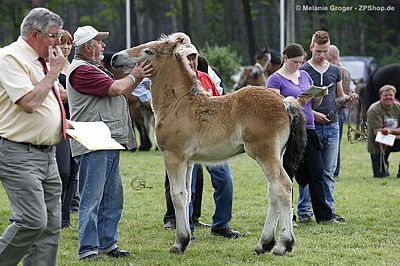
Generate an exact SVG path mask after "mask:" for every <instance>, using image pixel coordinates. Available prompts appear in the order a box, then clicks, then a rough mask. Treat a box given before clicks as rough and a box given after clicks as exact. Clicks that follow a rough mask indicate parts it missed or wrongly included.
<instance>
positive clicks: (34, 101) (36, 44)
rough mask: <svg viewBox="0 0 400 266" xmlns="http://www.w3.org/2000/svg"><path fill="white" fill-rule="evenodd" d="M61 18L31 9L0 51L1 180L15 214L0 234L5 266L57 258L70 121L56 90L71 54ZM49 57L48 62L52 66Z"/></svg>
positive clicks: (44, 262) (50, 262)
mask: <svg viewBox="0 0 400 266" xmlns="http://www.w3.org/2000/svg"><path fill="white" fill-rule="evenodd" d="M62 26H63V21H62V19H61V18H60V16H59V15H57V14H55V13H53V12H51V11H50V10H48V9H45V8H35V9H32V10H31V11H30V12H29V14H28V15H27V16H26V17H25V18H24V20H23V21H22V25H21V36H20V37H19V38H18V40H17V41H15V42H14V43H12V44H10V45H8V46H6V47H4V48H3V49H2V50H1V52H0V69H1V71H0V106H1V108H0V180H1V182H2V185H3V187H4V190H5V191H6V193H7V195H8V198H9V201H10V205H11V209H12V214H13V218H14V220H13V221H12V223H11V224H10V225H9V226H8V227H7V229H6V230H5V231H4V232H3V234H2V236H1V237H0V265H2V266H6V265H17V264H18V262H19V261H20V260H22V258H23V263H24V265H56V262H57V250H58V245H59V236H60V217H61V216H60V211H61V204H60V195H61V181H60V176H59V174H58V170H57V164H56V159H55V145H56V144H57V143H59V142H60V140H61V138H62V137H63V136H64V134H65V127H70V123H69V121H66V120H65V112H64V109H63V106H62V104H61V105H60V103H61V99H60V97H59V92H58V89H57V85H58V82H57V78H58V76H59V74H60V72H61V70H62V69H63V67H64V65H65V63H66V59H65V58H64V56H63V54H62V52H61V49H60V48H59V47H58V45H59V44H60V41H59V38H60V34H61V31H62ZM45 61H48V62H49V66H50V70H48V69H47V65H46V63H45Z"/></svg>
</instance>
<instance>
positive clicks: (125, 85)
mask: <svg viewBox="0 0 400 266" xmlns="http://www.w3.org/2000/svg"><path fill="white" fill-rule="evenodd" d="M151 71H153V68H152V67H151V64H150V62H148V61H147V60H145V61H143V62H141V63H140V64H136V66H135V67H134V68H133V69H132V70H131V72H130V73H129V75H128V76H126V77H124V78H122V79H118V80H116V81H114V83H113V84H112V85H111V86H110V88H109V89H108V95H109V96H119V95H121V94H122V93H124V92H126V93H128V94H130V93H132V91H133V90H134V89H135V88H136V86H137V85H138V84H139V83H140V81H142V79H143V78H144V77H149V76H151V74H150V72H151ZM130 75H131V76H130ZM132 76H133V78H132Z"/></svg>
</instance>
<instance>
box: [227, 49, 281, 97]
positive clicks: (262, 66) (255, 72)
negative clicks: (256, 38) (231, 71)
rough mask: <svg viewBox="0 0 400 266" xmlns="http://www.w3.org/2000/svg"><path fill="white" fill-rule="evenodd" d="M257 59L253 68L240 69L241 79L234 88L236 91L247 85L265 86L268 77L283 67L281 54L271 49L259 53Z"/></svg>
mask: <svg viewBox="0 0 400 266" xmlns="http://www.w3.org/2000/svg"><path fill="white" fill-rule="evenodd" d="M277 57H279V58H277ZM255 59H256V63H255V64H254V65H253V66H244V67H241V68H240V69H241V72H240V74H239V79H238V81H237V82H236V84H235V85H234V87H233V88H234V89H235V90H239V89H241V88H243V87H245V86H247V85H253V86H265V84H266V82H267V79H268V77H269V76H270V75H271V74H272V73H274V72H275V71H276V70H278V69H279V68H280V66H281V60H280V55H279V53H277V52H276V51H275V50H270V49H269V48H263V49H261V50H260V51H258V52H257V54H256V56H255Z"/></svg>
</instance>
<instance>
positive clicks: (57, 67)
mask: <svg viewBox="0 0 400 266" xmlns="http://www.w3.org/2000/svg"><path fill="white" fill-rule="evenodd" d="M66 63H67V59H66V58H65V57H64V55H63V53H62V51H61V48H60V47H59V46H56V47H55V48H53V47H52V46H49V65H50V69H49V73H52V74H54V75H56V76H57V77H58V76H59V75H60V73H61V71H62V70H63V68H64V66H65V64H66Z"/></svg>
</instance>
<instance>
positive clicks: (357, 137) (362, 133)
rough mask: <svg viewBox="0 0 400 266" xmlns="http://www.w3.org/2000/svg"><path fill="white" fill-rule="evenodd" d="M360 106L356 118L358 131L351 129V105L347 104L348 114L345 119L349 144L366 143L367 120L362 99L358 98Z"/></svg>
mask: <svg viewBox="0 0 400 266" xmlns="http://www.w3.org/2000/svg"><path fill="white" fill-rule="evenodd" d="M358 101H359V104H360V112H359V114H358V117H359V119H360V124H359V129H356V128H353V125H352V121H351V109H352V104H349V113H348V118H347V139H348V141H349V142H350V143H351V144H354V143H357V142H359V141H362V140H363V141H367V120H366V112H365V104H364V100H363V98H362V97H359V98H358Z"/></svg>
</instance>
